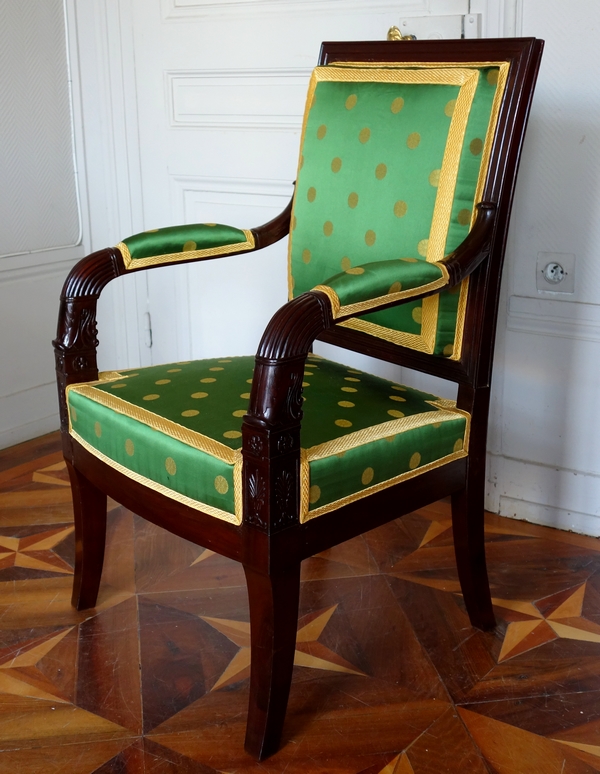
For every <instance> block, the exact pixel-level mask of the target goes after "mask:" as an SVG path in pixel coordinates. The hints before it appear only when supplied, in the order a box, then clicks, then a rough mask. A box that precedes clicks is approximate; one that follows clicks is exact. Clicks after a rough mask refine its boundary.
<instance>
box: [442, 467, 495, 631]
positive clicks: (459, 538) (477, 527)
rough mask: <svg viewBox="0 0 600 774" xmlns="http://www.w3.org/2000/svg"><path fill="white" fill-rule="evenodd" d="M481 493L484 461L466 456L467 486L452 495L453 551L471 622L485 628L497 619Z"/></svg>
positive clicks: (482, 490)
mask: <svg viewBox="0 0 600 774" xmlns="http://www.w3.org/2000/svg"><path fill="white" fill-rule="evenodd" d="M484 459H485V458H484ZM484 493H485V462H484V463H483V464H482V465H477V464H474V465H473V464H471V460H469V468H468V472H467V483H466V486H465V488H464V489H462V490H461V491H460V492H456V493H455V494H454V495H452V532H453V535H454V553H455V555H456V568H457V570H458V579H459V581H460V586H461V589H462V593H463V599H464V601H465V606H466V608H467V613H468V614H469V619H470V621H471V624H472V625H473V626H476V627H477V628H478V629H483V630H484V631H488V630H491V629H493V628H494V627H495V626H496V619H495V617H494V611H493V608H492V598H491V594H490V584H489V580H488V574H487V567H486V562H485V537H484Z"/></svg>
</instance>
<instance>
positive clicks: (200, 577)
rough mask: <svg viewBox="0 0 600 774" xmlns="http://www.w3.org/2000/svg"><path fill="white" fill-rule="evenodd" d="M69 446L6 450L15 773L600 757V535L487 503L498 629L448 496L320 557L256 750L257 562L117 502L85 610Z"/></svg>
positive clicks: (10, 750)
mask: <svg viewBox="0 0 600 774" xmlns="http://www.w3.org/2000/svg"><path fill="white" fill-rule="evenodd" d="M58 449H59V445H58V438H57V436H56V435H52V436H46V437H44V438H42V439H39V440H38V441H34V442H31V443H29V444H23V445H21V446H18V447H13V449H9V450H6V451H4V452H0V772H10V773H11V774H57V772H65V773H67V774H91V772H94V773H95V774H172V773H173V774H175V773H176V774H214V773H215V772H223V773H227V774H233V773H234V772H235V773H236V774H246V773H250V772H274V773H275V772H277V773H279V772H281V773H283V772H285V773H286V774H299V772H303V774H305V773H306V772H310V773H313V772H315V773H316V772H319V773H322V774H325V773H327V774H334V773H335V774H359V773H360V774H411V773H412V774H441V773H442V772H457V773H458V772H460V774H480V772H481V773H482V774H483V772H497V773H498V774H531V773H532V772H535V773H536V774H554V773H555V772H556V774H584V773H585V772H598V771H600V543H599V542H598V541H597V540H594V539H592V538H584V537H580V536H577V535H572V534H569V533H564V532H559V531H555V530H550V529H546V528H542V527H537V526H533V525H530V524H525V523H523V522H518V521H513V520H507V519H502V518H499V517H494V516H490V517H489V518H488V523H487V539H488V560H489V565H490V576H491V582H492V589H493V595H494V601H495V604H496V614H497V617H498V627H497V630H496V631H495V632H494V633H488V634H483V633H481V632H478V631H475V630H473V629H471V628H470V626H469V624H468V621H467V618H466V615H465V613H464V609H463V606H462V600H461V596H460V593H459V587H458V582H457V579H456V574H455V569H454V558H453V555H452V541H451V534H450V521H449V508H448V505H447V504H446V503H439V504H436V505H434V506H432V507H430V508H426V509H423V510H422V511H419V512H417V513H414V514H412V515H410V516H407V517H405V518H404V519H402V520H400V521H396V522H393V523H391V524H389V525H388V526H385V527H383V528H380V529H378V530H375V531H373V532H371V533H369V534H367V535H364V536H363V537H361V538H358V539H355V540H353V541H350V542H348V543H346V544H344V545H342V546H340V547H338V548H336V549H334V550H331V551H328V552H326V553H324V554H322V555H320V556H318V557H315V558H313V559H311V560H309V561H307V562H306V563H305V567H304V580H303V585H302V597H301V617H300V621H299V626H298V644H297V651H296V665H297V666H296V669H295V672H294V682H293V685H292V695H291V700H290V706H289V711H288V716H287V720H286V725H285V731H284V739H285V743H284V746H283V749H282V750H281V751H280V752H279V753H278V754H277V755H276V756H274V757H273V758H271V759H269V760H267V761H265V762H263V763H262V764H258V763H255V762H254V761H253V760H252V759H251V758H249V757H248V756H247V755H246V754H245V753H244V752H243V733H244V724H245V714H246V701H247V690H248V679H247V677H248V623H247V621H248V615H247V602H246V592H245V587H244V581H243V574H242V572H241V570H240V568H239V567H238V566H237V565H236V564H235V563H233V562H231V561H229V560H225V559H223V558H221V557H219V556H217V555H215V554H212V553H211V552H210V551H205V550H203V549H201V548H198V547H196V546H194V545H192V544H190V543H186V542H185V541H182V540H180V539H178V538H175V537H173V536H171V535H169V534H167V533H166V532H163V531H161V530H160V529H159V528H157V527H154V526H152V525H149V524H147V523H144V522H142V520H140V519H138V518H137V517H136V516H134V515H133V514H132V513H130V512H128V511H126V510H125V509H123V508H121V507H120V506H118V505H117V504H116V503H111V504H110V516H109V522H110V527H109V539H108V549H107V563H106V568H105V573H104V578H103V585H102V589H101V593H100V600H99V605H98V607H97V608H96V609H95V610H93V611H86V612H83V613H77V612H75V611H74V610H73V609H72V608H71V607H70V605H69V596H70V584H71V574H72V556H73V527H72V515H71V507H70V501H69V500H70V490H69V488H68V484H67V477H66V473H65V470H64V465H63V463H62V459H61V455H60V452H59V451H58Z"/></svg>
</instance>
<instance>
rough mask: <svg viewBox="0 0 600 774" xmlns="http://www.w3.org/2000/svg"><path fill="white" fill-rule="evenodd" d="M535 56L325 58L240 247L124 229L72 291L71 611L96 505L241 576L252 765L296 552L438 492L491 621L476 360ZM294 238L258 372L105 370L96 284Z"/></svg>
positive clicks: (62, 360) (490, 331) (479, 608)
mask: <svg viewBox="0 0 600 774" xmlns="http://www.w3.org/2000/svg"><path fill="white" fill-rule="evenodd" d="M541 49H542V44H541V42H540V41H536V40H533V39H526V40H525V39H524V40H515V39H507V40H498V41H491V40H477V41H435V42H424V43H421V42H410V43H407V42H390V43H348V44H342V43H327V44H324V45H323V48H322V52H321V58H320V65H319V67H317V68H316V70H315V71H314V73H313V75H312V78H311V81H310V86H309V93H308V100H307V107H306V113H305V117H304V124H303V131H302V147H301V152H300V161H299V165H298V179H297V184H296V191H295V195H294V198H293V201H292V202H291V203H290V205H289V206H288V208H287V209H286V210H285V212H283V213H282V214H281V215H280V216H279V217H278V218H276V219H275V220H273V221H271V222H270V223H268V224H266V225H264V226H261V227H259V228H256V229H253V230H251V231H242V230H239V229H236V228H232V227H229V226H222V225H215V224H201V225H185V226H181V227H175V228H164V229H160V230H155V231H149V232H145V233H143V234H138V235H136V236H133V237H130V238H128V239H125V240H124V241H123V242H121V243H120V244H119V245H117V247H115V248H109V249H106V250H103V251H100V252H97V253H94V254H92V255H90V256H88V257H87V258H86V259H84V260H83V261H82V262H81V263H80V264H78V265H77V266H76V267H75V268H74V269H73V271H72V272H71V274H70V275H69V277H68V279H67V281H66V283H65V286H64V290H63V295H62V303H61V313H60V318H59V325H58V336H57V339H56V341H55V349H56V357H57V372H58V383H59V393H60V406H61V418H62V428H63V438H64V453H65V457H66V460H67V463H68V467H69V472H70V475H71V482H72V490H73V502H74V509H75V523H76V536H77V539H76V546H77V551H76V553H77V555H76V572H75V583H74V592H73V603H74V604H75V605H76V606H77V607H78V608H80V609H81V608H86V607H90V606H93V605H94V604H95V602H96V596H97V592H98V585H99V581H100V574H101V571H102V561H103V554H104V534H105V529H106V495H107V494H108V495H110V496H111V497H113V498H114V499H116V500H117V501H118V502H120V503H122V504H123V505H125V506H127V507H128V508H130V509H132V510H133V511H135V512H136V513H138V514H139V515H141V516H143V517H145V518H147V519H149V520H150V521H153V522H155V523H156V524H159V525H161V526H163V527H165V528H166V529H168V530H171V531H172V532H174V533H176V534H178V535H180V536H182V537H184V538H187V539H188V540H192V541H194V542H196V543H198V544H200V545H202V546H205V547H207V548H210V549H212V550H214V551H217V552H219V553H221V554H224V555H225V556H228V557H231V558H233V559H236V560H238V561H240V562H242V563H243V566H244V570H245V573H246V578H247V582H248V591H249V605H250V621H251V640H252V649H251V657H252V665H251V678H250V706H249V716H248V725H247V736H246V748H247V750H248V751H249V752H251V753H252V754H254V755H255V756H257V757H259V758H264V757H266V756H267V755H269V754H271V753H273V752H274V751H275V750H276V749H277V747H278V745H279V743H280V738H281V732H282V726H283V721H284V716H285V709H286V705H287V699H288V694H289V690H290V682H291V676H292V665H293V658H294V647H295V637H296V622H297V615H298V595H299V583H300V564H301V561H302V560H303V559H305V558H306V557H308V556H311V555H313V554H315V553H317V552H320V551H322V550H324V549H326V548H329V547H331V546H333V545H335V544H337V543H340V542H342V541H344V540H347V539H348V538H350V537H352V536H355V535H357V534H360V533H361V532H364V531H366V530H370V529H372V528H373V527H376V526H378V525H380V524H383V523H385V522H386V521H390V520H392V519H395V518H397V517H399V516H401V515H402V514H404V513H407V512H409V511H411V510H414V509H415V508H417V507H421V506H423V505H425V504H426V503H428V502H431V501H434V500H436V499H439V498H441V497H447V496H451V498H452V519H453V530H454V540H455V549H456V558H457V566H458V572H459V578H460V582H461V587H462V591H463V596H464V602H465V605H466V609H467V611H468V614H469V616H470V619H471V622H472V623H473V625H475V626H479V627H481V628H484V629H487V628H491V627H493V626H494V623H495V622H494V615H493V611H492V605H491V599H490V592H489V586H488V580H487V573H486V566H485V555H484V543H483V497H484V473H485V449H486V432H487V418H488V405H489V392H490V379H491V366H492V355H493V343H494V332H495V321H496V312H497V306H498V293H499V283H500V272H501V266H502V260H503V254H504V247H505V242H506V234H507V227H508V220H509V213H510V209H511V203H512V197H513V191H514V185H515V176H516V169H517V165H518V160H519V155H520V150H521V144H522V140H523V135H524V131H525V124H526V121H527V116H528V112H529V105H530V101H531V97H532V92H533V87H534V83H535V79H536V75H537V69H538V65H539V60H540V56H541ZM288 234H289V300H288V302H287V303H285V304H284V305H283V306H282V307H281V309H280V310H279V311H278V312H277V313H276V314H275V316H274V317H273V319H272V320H271V322H270V323H269V325H268V327H267V329H266V331H265V333H264V335H263V338H262V340H261V342H260V344H259V345H258V351H257V354H256V356H248V357H226V356H224V357H222V358H215V359H210V360H198V361H194V362H186V363H167V364H164V365H160V366H152V367H150V368H141V369H125V370H120V371H119V372H108V373H100V374H99V373H98V370H97V366H96V354H95V348H96V345H97V341H96V322H95V318H96V301H97V298H98V296H99V294H100V292H101V290H102V288H103V287H104V286H105V285H106V284H107V283H108V282H109V281H110V280H112V279H113V278H115V277H117V276H121V275H125V274H127V273H130V272H134V271H142V270H146V269H150V268H152V267H155V266H163V265H165V264H167V263H182V262H187V261H196V260H207V259H213V258H217V257H225V256H227V255H231V254H234V253H240V252H243V251H246V252H251V251H253V250H257V249H259V248H261V247H264V246H266V245H268V244H271V243H273V242H275V241H277V240H279V239H282V238H284V237H287V236H288ZM250 265H251V258H250V257H249V258H248V266H249V267H250ZM283 301H284V299H282V302H283ZM217 333H218V332H217ZM315 339H321V340H324V341H327V342H331V343H334V344H337V345H340V346H342V347H346V348H348V349H351V350H355V351H358V352H362V353H366V354H368V355H372V356H374V357H377V358H380V359H382V360H386V361H390V362H392V363H396V364H399V365H402V366H405V367H407V368H413V369H417V370H420V371H425V372H429V373H432V374H436V375H438V376H441V377H443V378H446V379H449V380H452V381H454V382H456V383H457V384H458V397H457V400H456V401H451V400H444V399H440V398H438V397H436V396H435V395H431V394H428V393H424V392H421V391H419V390H416V389H413V388H411V387H408V386H404V385H402V384H398V383H396V382H393V381H388V380H386V379H382V378H379V377H377V376H373V375H370V374H367V373H363V372H361V371H358V370H356V369H354V368H348V367H347V366H344V365H340V364H338V363H334V362H330V361H328V360H325V359H323V358H321V357H318V356H317V355H314V354H311V347H312V344H313V342H314V340H315ZM432 625H435V622H432ZM199 731H200V730H199Z"/></svg>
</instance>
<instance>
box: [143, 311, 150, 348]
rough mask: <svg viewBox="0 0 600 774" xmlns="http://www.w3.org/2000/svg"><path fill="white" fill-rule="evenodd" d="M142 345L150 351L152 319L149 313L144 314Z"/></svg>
mask: <svg viewBox="0 0 600 774" xmlns="http://www.w3.org/2000/svg"><path fill="white" fill-rule="evenodd" d="M144 344H145V345H146V346H147V347H148V349H150V348H151V347H152V318H151V317H150V312H146V313H145V314H144Z"/></svg>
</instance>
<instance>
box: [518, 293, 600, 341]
mask: <svg viewBox="0 0 600 774" xmlns="http://www.w3.org/2000/svg"><path fill="white" fill-rule="evenodd" d="M507 327H508V330H509V331H517V332H519V333H533V334H536V335H538V336H552V337H555V336H559V337H561V338H565V339H579V340H582V341H600V306H599V305H597V304H585V303H580V302H577V301H567V300H555V299H554V298H530V297H527V296H510V298H509V301H508V326H507Z"/></svg>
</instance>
